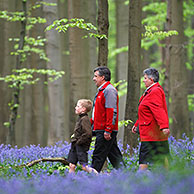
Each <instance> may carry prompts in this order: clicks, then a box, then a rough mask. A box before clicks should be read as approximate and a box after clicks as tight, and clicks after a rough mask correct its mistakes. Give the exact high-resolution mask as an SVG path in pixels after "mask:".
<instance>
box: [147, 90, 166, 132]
mask: <svg viewBox="0 0 194 194" xmlns="http://www.w3.org/2000/svg"><path fill="white" fill-rule="evenodd" d="M148 107H149V108H150V110H151V112H152V113H153V116H154V118H155V119H156V121H157V123H158V125H159V126H160V130H162V129H168V128H169V122H168V112H167V107H166V101H165V96H164V94H163V92H162V91H161V89H160V88H157V89H155V90H154V91H152V95H150V100H149V103H148Z"/></svg>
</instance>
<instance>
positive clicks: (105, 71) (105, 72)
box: [94, 66, 111, 81]
mask: <svg viewBox="0 0 194 194" xmlns="http://www.w3.org/2000/svg"><path fill="white" fill-rule="evenodd" d="M96 71H98V75H99V76H104V80H105V81H110V80H111V72H110V70H109V68H108V67H106V66H99V67H96V68H95V69H94V72H96Z"/></svg>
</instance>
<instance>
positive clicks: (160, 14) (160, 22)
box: [142, 2, 167, 30]
mask: <svg viewBox="0 0 194 194" xmlns="http://www.w3.org/2000/svg"><path fill="white" fill-rule="evenodd" d="M142 10H143V11H144V12H146V18H144V19H143V20H142V24H144V25H148V26H158V27H159V28H160V29H161V30H162V29H163V26H164V23H165V22H166V13H167V11H166V10H167V4H166V2H153V3H149V4H147V5H145V6H144V7H143V9H142Z"/></svg>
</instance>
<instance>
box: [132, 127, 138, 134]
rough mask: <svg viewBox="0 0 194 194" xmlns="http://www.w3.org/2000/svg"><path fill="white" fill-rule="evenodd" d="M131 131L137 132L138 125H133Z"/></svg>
mask: <svg viewBox="0 0 194 194" xmlns="http://www.w3.org/2000/svg"><path fill="white" fill-rule="evenodd" d="M131 131H132V133H137V127H136V126H135V125H133V127H132V129H131Z"/></svg>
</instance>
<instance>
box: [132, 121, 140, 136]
mask: <svg viewBox="0 0 194 194" xmlns="http://www.w3.org/2000/svg"><path fill="white" fill-rule="evenodd" d="M138 125H139V120H137V121H136V122H135V124H134V125H133V127H132V129H131V131H132V133H137V126H138Z"/></svg>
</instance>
